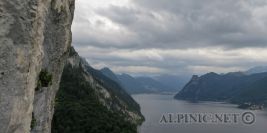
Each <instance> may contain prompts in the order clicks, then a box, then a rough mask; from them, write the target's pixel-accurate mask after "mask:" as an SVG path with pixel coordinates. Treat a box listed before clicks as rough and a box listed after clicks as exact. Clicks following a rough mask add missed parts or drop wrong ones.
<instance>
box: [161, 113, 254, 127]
mask: <svg viewBox="0 0 267 133" xmlns="http://www.w3.org/2000/svg"><path fill="white" fill-rule="evenodd" d="M255 122H256V116H255V114H254V113H253V112H243V113H165V114H163V115H162V116H161V118H160V121H159V123H160V124H240V123H242V124H245V125H251V124H253V123H255Z"/></svg>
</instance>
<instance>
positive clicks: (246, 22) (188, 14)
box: [98, 0, 267, 48]
mask: <svg viewBox="0 0 267 133" xmlns="http://www.w3.org/2000/svg"><path fill="white" fill-rule="evenodd" d="M133 2H135V3H136V4H137V5H138V6H140V7H142V8H128V7H119V6H111V7H110V8H108V9H101V10H98V13H99V15H102V16H105V17H108V18H109V19H110V20H112V21H113V22H115V23H118V24H120V25H122V26H124V27H126V28H128V30H129V31H130V32H133V33H135V34H137V35H138V37H137V38H136V39H135V40H134V42H130V43H131V45H128V46H131V47H136V48H155V47H158V48H192V47H203V46H222V47H226V48H242V47H266V43H267V38H266V37H265V36H266V35H267V23H264V22H262V24H261V27H260V26H259V25H258V24H257V23H256V22H255V20H254V19H260V18H255V16H253V14H252V13H253V11H254V8H259V7H262V5H263V4H265V5H267V4H266V2H264V1H261V0H256V1H255V2H250V1H248V0H246V1H244V0H225V1H222V0H204V1H203V0H201V1H195V0H168V1H166V0H157V1H155V0H134V1H133ZM258 3H260V4H258ZM153 13H154V14H156V15H160V16H161V17H162V19H164V20H163V21H162V20H159V19H158V18H157V17H155V15H154V14H153ZM266 17H267V14H266ZM264 20H265V21H266V19H264V18H262V20H261V19H260V20H258V21H264ZM162 25H163V27H161V26H162ZM262 25H263V26H262ZM251 27H253V28H251ZM260 28H264V30H263V29H260ZM144 44H145V45H144Z"/></svg>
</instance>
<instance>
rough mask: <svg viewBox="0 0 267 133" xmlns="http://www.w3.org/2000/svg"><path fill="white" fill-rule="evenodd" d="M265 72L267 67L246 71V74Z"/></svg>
mask: <svg viewBox="0 0 267 133" xmlns="http://www.w3.org/2000/svg"><path fill="white" fill-rule="evenodd" d="M263 72H267V66H257V67H253V68H251V69H249V70H247V71H245V73H246V74H256V73H263Z"/></svg>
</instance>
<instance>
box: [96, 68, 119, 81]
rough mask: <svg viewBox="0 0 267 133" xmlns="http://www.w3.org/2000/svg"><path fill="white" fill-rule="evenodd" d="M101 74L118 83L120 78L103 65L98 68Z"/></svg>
mask: <svg viewBox="0 0 267 133" xmlns="http://www.w3.org/2000/svg"><path fill="white" fill-rule="evenodd" d="M100 71H101V72H102V74H104V75H105V76H106V77H108V78H110V79H112V80H113V81H115V82H117V83H120V80H119V79H118V77H117V76H116V74H115V73H113V72H112V71H111V70H110V69H109V68H107V67H105V68H102V69H101V70H100Z"/></svg>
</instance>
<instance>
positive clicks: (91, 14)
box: [72, 0, 267, 75]
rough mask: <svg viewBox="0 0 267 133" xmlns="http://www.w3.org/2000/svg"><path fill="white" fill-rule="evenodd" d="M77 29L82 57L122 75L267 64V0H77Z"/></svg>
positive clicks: (220, 70)
mask: <svg viewBox="0 0 267 133" xmlns="http://www.w3.org/2000/svg"><path fill="white" fill-rule="evenodd" d="M72 31H73V44H74V46H75V48H76V50H77V51H78V52H79V54H80V55H81V56H83V57H85V58H86V59H87V61H88V62H89V63H90V64H91V65H92V66H93V67H95V68H97V69H99V68H102V67H109V68H111V69H112V70H113V71H115V72H117V73H130V74H138V75H143V74H144V75H153V74H175V75H181V74H202V73H206V72H211V71H213V72H217V73H225V72H230V71H239V70H245V69H248V68H250V67H253V66H266V65H267V0H77V1H76V11H75V19H74V23H73V27H72Z"/></svg>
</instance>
